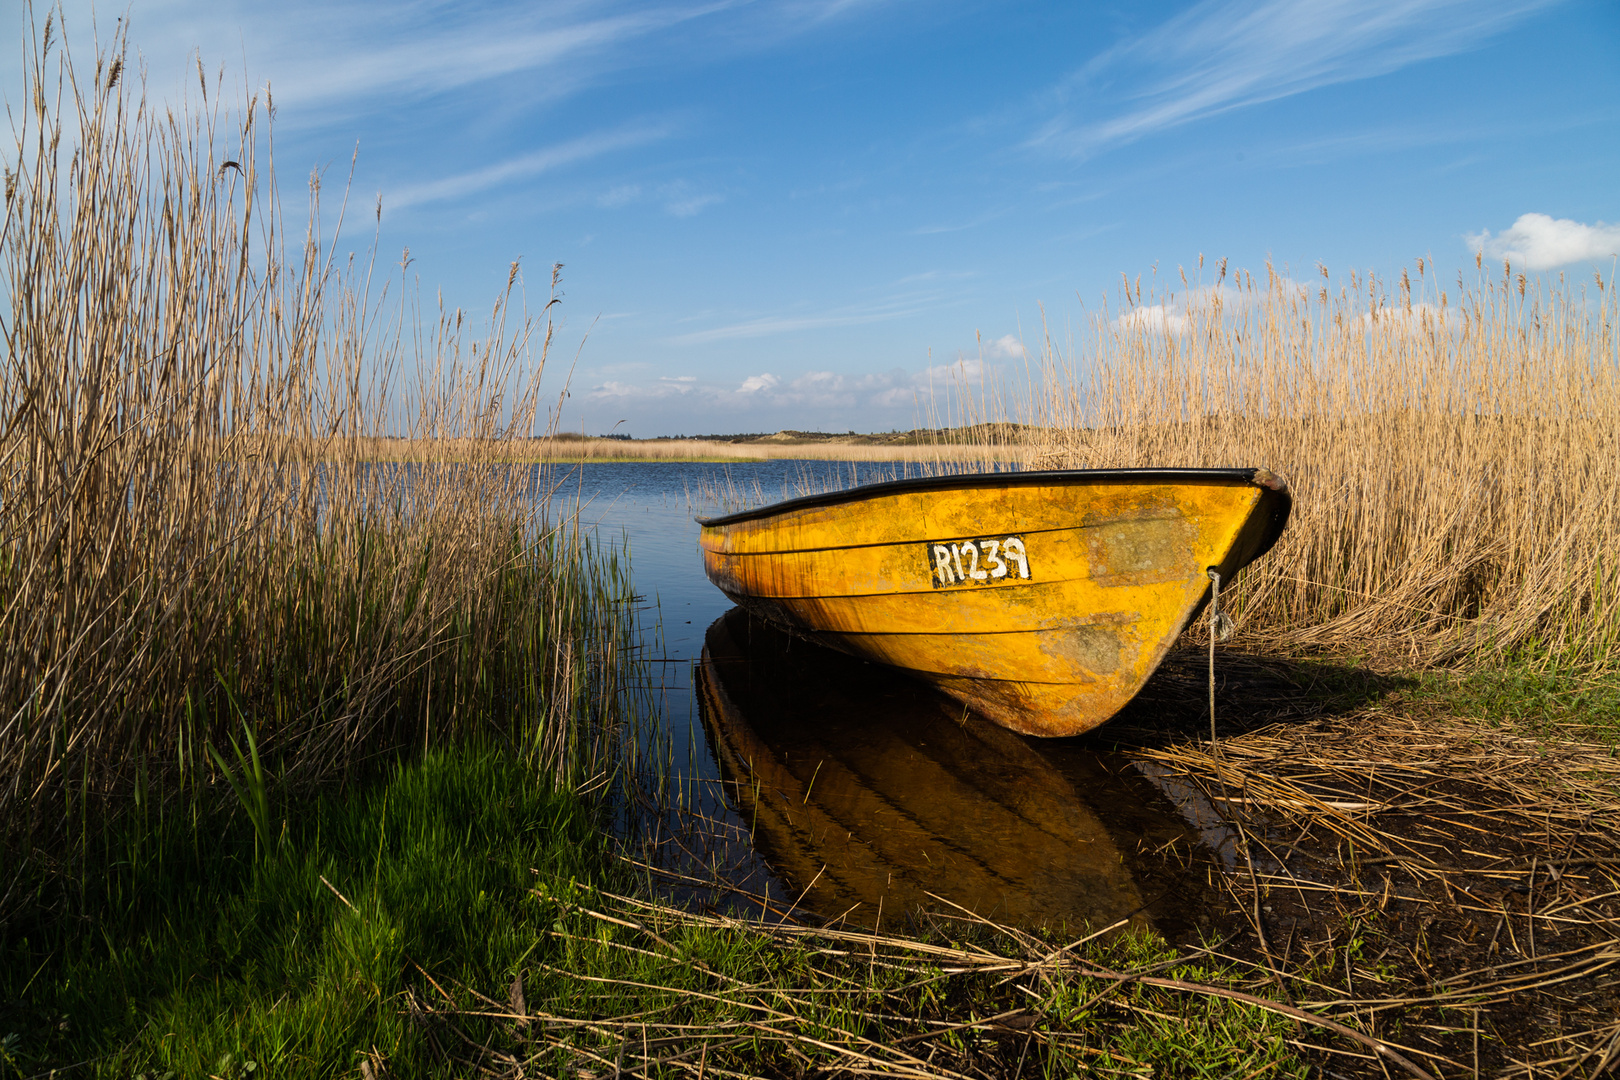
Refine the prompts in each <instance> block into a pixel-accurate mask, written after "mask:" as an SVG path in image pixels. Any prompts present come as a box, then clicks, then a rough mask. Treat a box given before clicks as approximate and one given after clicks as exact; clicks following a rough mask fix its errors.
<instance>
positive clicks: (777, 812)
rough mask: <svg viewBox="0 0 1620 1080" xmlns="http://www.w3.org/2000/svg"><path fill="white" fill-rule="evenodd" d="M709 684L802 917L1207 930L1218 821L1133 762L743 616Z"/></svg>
mask: <svg viewBox="0 0 1620 1080" xmlns="http://www.w3.org/2000/svg"><path fill="white" fill-rule="evenodd" d="M697 684H698V686H697V690H698V703H699V707H700V710H701V714H702V719H703V725H704V730H705V733H706V735H707V736H708V742H709V747H710V750H711V752H712V753H713V755H714V757H715V760H716V763H717V764H718V766H719V770H720V774H721V777H722V780H723V781H724V783H725V784H726V787H727V791H728V795H729V798H730V799H731V800H732V801H733V805H734V806H735V807H736V809H737V811H738V813H739V814H740V816H741V817H742V818H743V819H744V820H745V821H747V822H748V823H749V827H750V829H751V831H752V836H753V842H754V845H755V847H756V849H757V850H758V852H759V854H761V855H762V856H763V857H764V858H765V860H766V861H767V862H768V863H769V864H770V866H771V869H772V870H773V871H774V872H775V874H776V875H777V876H778V877H779V878H780V879H781V880H782V882H783V884H784V885H785V886H786V887H787V888H786V891H787V892H788V893H789V894H790V895H794V896H799V895H800V894H802V899H801V900H800V906H801V907H802V908H805V909H808V910H810V911H812V912H814V913H815V914H817V915H820V916H822V917H824V918H844V919H847V920H849V921H851V922H854V923H857V924H861V925H865V926H872V925H874V924H876V923H877V922H878V921H879V918H880V912H882V913H884V914H885V916H886V917H889V918H894V917H896V916H899V915H902V914H904V913H909V912H912V911H916V910H920V909H924V908H929V909H934V910H947V909H948V908H949V906H950V905H959V906H960V907H962V908H966V909H968V910H970V911H972V912H974V913H976V914H978V915H981V916H983V917H986V918H989V919H992V920H995V921H997V922H1000V923H1004V924H1011V925H1018V926H1035V925H1043V924H1044V925H1052V926H1060V925H1067V926H1070V927H1074V928H1079V927H1082V926H1084V925H1087V924H1089V925H1090V926H1092V927H1101V926H1105V925H1108V924H1111V923H1114V922H1116V921H1118V920H1121V919H1128V920H1130V921H1131V922H1132V923H1133V924H1137V925H1147V924H1151V925H1152V926H1154V927H1155V928H1156V929H1158V930H1159V931H1160V932H1162V933H1164V934H1166V935H1167V936H1169V937H1172V938H1181V937H1183V936H1185V935H1187V934H1189V933H1191V932H1194V931H1195V930H1196V928H1198V927H1200V926H1207V925H1208V923H1209V918H1210V911H1211V910H1212V907H1213V906H1215V905H1214V896H1213V895H1212V893H1213V891H1214V890H1213V888H1212V887H1211V886H1210V884H1209V880H1210V875H1209V868H1210V866H1211V863H1210V858H1209V855H1208V853H1207V851H1206V852H1205V853H1204V854H1202V855H1200V854H1199V850H1200V847H1201V845H1202V846H1204V847H1206V848H1207V845H1206V844H1205V841H1206V839H1208V837H1207V835H1206V834H1207V833H1208V832H1209V821H1210V820H1213V812H1212V811H1208V812H1207V813H1208V817H1207V819H1206V822H1205V823H1204V824H1205V827H1204V828H1203V829H1202V830H1201V829H1200V827H1199V823H1198V822H1197V820H1196V817H1197V816H1198V814H1197V813H1196V810H1195V813H1194V814H1192V815H1189V814H1188V813H1186V812H1184V808H1183V807H1178V806H1177V802H1178V801H1182V800H1178V799H1175V798H1173V794H1174V793H1173V792H1172V793H1170V794H1167V793H1166V791H1165V790H1164V788H1162V787H1161V786H1159V785H1156V784H1155V783H1154V782H1153V781H1152V780H1151V779H1150V778H1149V777H1148V776H1147V775H1146V774H1144V773H1143V772H1142V771H1141V770H1139V769H1138V768H1136V767H1135V763H1134V762H1132V761H1131V760H1130V759H1129V758H1128V757H1126V756H1125V755H1123V754H1121V753H1117V752H1114V751H1111V750H1108V749H1106V748H1104V747H1102V746H1101V745H1099V744H1097V743H1095V742H1094V741H1093V742H1088V741H1085V740H1074V739H1071V740H1061V741H1053V740H1040V739H1031V738H1026V737H1024V736H1020V735H1015V734H1013V733H1012V732H1009V731H1006V730H1003V729H1002V728H999V727H997V726H995V725H993V724H990V723H989V722H988V721H985V720H982V719H980V718H979V717H977V716H975V715H973V714H971V713H965V712H964V710H963V708H962V706H961V705H960V704H958V703H956V702H954V701H952V700H950V699H948V698H946V697H944V696H942V695H940V694H937V693H936V692H934V691H933V690H931V689H929V688H928V687H926V686H923V685H922V684H920V683H918V682H916V681H914V680H912V679H909V678H907V677H905V676H904V675H901V674H900V673H898V672H895V671H893V670H891V669H888V668H884V667H882V666H879V665H874V664H868V663H865V662H862V661H860V660H856V659H854V658H852V657H848V656H845V655H843V654H841V653H837V652H833V651H831V650H828V649H824V648H821V647H819V646H816V645H813V644H810V643H808V642H805V641H803V640H799V639H795V638H792V637H790V636H788V635H786V634H784V633H782V632H781V631H779V630H777V629H775V628H773V627H771V626H769V625H766V624H763V623H761V622H758V621H757V620H753V619H750V618H749V617H748V616H747V615H746V614H745V613H744V612H742V611H741V610H738V609H733V610H732V611H730V612H728V613H727V614H726V615H724V616H723V617H721V618H720V619H719V620H717V621H716V622H715V623H714V624H713V625H712V626H710V627H709V630H708V634H707V637H706V641H705V648H704V660H703V664H702V666H701V668H700V670H699V672H698V679H697ZM1200 801H1201V799H1200ZM1205 809H1206V810H1207V804H1205ZM936 898H937V899H936ZM942 901H943V902H942Z"/></svg>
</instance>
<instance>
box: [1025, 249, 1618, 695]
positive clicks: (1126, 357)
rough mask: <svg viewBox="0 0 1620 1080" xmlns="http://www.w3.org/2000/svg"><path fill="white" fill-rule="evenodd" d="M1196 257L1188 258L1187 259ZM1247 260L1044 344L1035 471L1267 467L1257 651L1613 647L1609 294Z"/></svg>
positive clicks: (1136, 292)
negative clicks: (1281, 496)
mask: <svg viewBox="0 0 1620 1080" xmlns="http://www.w3.org/2000/svg"><path fill="white" fill-rule="evenodd" d="M1201 265H1202V260H1200V266H1201ZM1431 269H1432V268H1431V267H1429V266H1428V265H1427V264H1426V263H1425V262H1424V261H1423V260H1419V261H1418V264H1417V271H1418V273H1417V276H1416V278H1415V279H1414V278H1413V277H1412V276H1411V275H1409V274H1408V273H1407V272H1405V271H1403V272H1402V274H1401V278H1400V282H1399V283H1398V286H1397V287H1396V288H1395V289H1393V290H1391V289H1390V288H1388V287H1386V286H1385V284H1384V283H1382V282H1380V281H1378V280H1377V279H1374V278H1366V279H1362V278H1359V277H1357V276H1356V275H1354V274H1352V275H1351V277H1350V281H1349V284H1348V285H1347V286H1340V287H1339V288H1338V290H1337V291H1336V292H1333V291H1330V286H1329V283H1328V274H1327V271H1326V269H1325V268H1322V270H1321V273H1322V278H1323V280H1322V281H1321V282H1319V283H1317V284H1316V285H1310V284H1308V283H1305V282H1301V281H1297V280H1292V279H1290V278H1287V277H1285V276H1283V275H1282V274H1279V273H1277V272H1275V271H1274V270H1273V269H1272V268H1271V267H1270V266H1268V267H1267V268H1266V274H1265V276H1264V279H1263V280H1262V279H1256V278H1254V277H1252V276H1251V275H1248V274H1246V273H1240V274H1238V275H1236V276H1234V277H1233V278H1232V279H1230V280H1228V278H1227V276H1226V268H1225V264H1224V262H1223V263H1222V264H1221V268H1220V273H1219V276H1218V277H1217V279H1216V281H1215V283H1214V284H1213V285H1207V286H1206V285H1193V284H1191V283H1189V282H1188V281H1187V278H1186V276H1185V274H1183V276H1182V282H1183V284H1184V289H1183V291H1182V293H1181V294H1180V297H1179V299H1178V298H1176V297H1175V296H1174V295H1173V294H1170V293H1168V292H1167V293H1166V294H1165V295H1163V296H1155V295H1144V294H1143V292H1142V289H1141V283H1140V281H1138V282H1137V285H1136V287H1135V288H1134V289H1133V288H1130V287H1129V286H1127V288H1126V291H1125V299H1126V308H1125V310H1124V311H1123V312H1122V313H1121V314H1120V315H1119V316H1118V317H1117V318H1109V317H1107V316H1106V315H1104V316H1103V317H1101V318H1098V319H1097V320H1095V327H1094V334H1093V336H1092V339H1091V343H1090V344H1089V345H1088V346H1087V347H1086V349H1085V351H1084V352H1080V351H1077V350H1076V349H1075V348H1074V347H1073V346H1072V344H1071V345H1070V346H1069V347H1067V348H1066V349H1065V348H1060V347H1059V346H1058V345H1056V344H1055V343H1053V342H1052V341H1051V340H1050V339H1048V341H1047V343H1046V347H1045V350H1044V355H1043V359H1042V371H1041V382H1040V385H1039V386H1038V388H1037V389H1036V391H1035V394H1034V395H1033V396H1032V403H1031V405H1030V406H1029V408H1030V411H1031V413H1032V417H1031V419H1032V420H1033V422H1034V424H1035V426H1036V428H1038V429H1039V430H1040V431H1041V432H1042V433H1044V437H1037V438H1035V439H1034V440H1033V441H1032V444H1031V448H1030V455H1029V457H1028V459H1027V461H1028V464H1030V465H1033V466H1038V467H1088V468H1103V467H1125V466H1266V467H1269V468H1272V469H1274V470H1276V471H1278V472H1281V473H1282V474H1284V475H1285V476H1286V477H1287V479H1288V482H1289V485H1290V486H1291V488H1292V489H1293V492H1294V496H1295V504H1294V515H1293V520H1292V522H1291V524H1290V527H1289V530H1288V532H1287V534H1286V535H1285V536H1284V537H1283V539H1282V541H1281V542H1280V543H1279V544H1278V545H1277V547H1276V549H1275V550H1274V551H1273V552H1272V553H1271V554H1269V555H1268V556H1267V557H1266V558H1265V559H1263V560H1261V561H1260V562H1258V563H1257V564H1255V565H1254V566H1253V567H1251V568H1250V569H1249V570H1247V571H1246V572H1245V573H1244V574H1243V575H1242V576H1241V577H1240V579H1239V580H1238V581H1237V582H1236V583H1235V586H1234V591H1233V594H1232V596H1231V604H1232V614H1233V615H1234V616H1236V617H1238V618H1239V620H1240V623H1241V624H1242V625H1243V627H1244V628H1245V629H1246V630H1247V632H1248V633H1250V634H1251V635H1253V636H1254V638H1255V639H1256V640H1257V641H1260V642H1269V643H1272V644H1275V645H1286V646H1292V647H1302V646H1303V647H1310V646H1328V647H1333V648H1347V647H1349V648H1355V649H1357V650H1358V651H1365V650H1367V649H1369V648H1374V649H1382V650H1384V651H1388V652H1391V653H1393V654H1395V655H1400V656H1403V657H1405V658H1407V659H1408V660H1410V661H1415V662H1420V663H1427V662H1437V661H1446V660H1451V659H1454V658H1458V657H1461V656H1464V655H1470V654H1471V655H1475V656H1485V655H1494V654H1497V653H1500V652H1502V651H1506V650H1514V649H1519V648H1531V649H1533V650H1539V651H1541V652H1542V653H1544V654H1545V655H1548V656H1554V657H1556V658H1557V659H1559V660H1560V661H1563V662H1566V663H1570V664H1573V665H1576V666H1579V667H1582V668H1585V669H1587V670H1589V671H1596V670H1607V669H1609V668H1612V666H1613V665H1614V663H1615V662H1617V661H1620V590H1617V589H1616V580H1615V575H1616V570H1617V566H1616V557H1615V552H1617V551H1620V468H1617V467H1616V464H1615V463H1616V462H1617V461H1620V335H1617V330H1620V317H1617V312H1620V304H1617V297H1616V293H1615V290H1614V286H1613V283H1612V282H1605V281H1604V280H1603V278H1602V277H1601V275H1599V276H1597V278H1596V282H1595V291H1593V292H1591V293H1588V292H1587V291H1586V289H1585V288H1577V287H1576V286H1574V285H1572V284H1570V283H1568V282H1566V281H1565V280H1564V279H1563V278H1562V277H1561V276H1560V277H1559V278H1558V279H1557V280H1556V281H1553V282H1543V281H1534V282H1532V281H1530V280H1528V279H1527V278H1526V277H1525V276H1524V275H1523V274H1519V275H1517V276H1515V275H1514V273H1513V272H1512V270H1511V268H1510V267H1507V266H1505V265H1504V267H1503V271H1502V275H1501V277H1500V278H1493V277H1491V276H1489V275H1488V274H1487V273H1486V272H1485V270H1484V269H1483V267H1482V266H1481V267H1480V272H1479V275H1478V277H1477V278H1476V279H1475V280H1474V281H1473V282H1465V281H1464V280H1463V279H1462V278H1461V277H1459V279H1458V281H1457V283H1456V285H1455V287H1454V288H1453V287H1451V286H1449V285H1447V284H1445V283H1443V282H1439V281H1435V280H1433V279H1431V278H1429V277H1428V276H1427V274H1428V272H1429V271H1430V270H1431Z"/></svg>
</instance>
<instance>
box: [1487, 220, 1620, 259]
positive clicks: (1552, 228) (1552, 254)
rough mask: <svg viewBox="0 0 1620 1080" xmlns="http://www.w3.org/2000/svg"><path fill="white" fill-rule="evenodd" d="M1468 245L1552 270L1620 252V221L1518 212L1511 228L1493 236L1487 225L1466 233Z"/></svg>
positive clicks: (1500, 257)
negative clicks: (1588, 221) (1591, 222)
mask: <svg viewBox="0 0 1620 1080" xmlns="http://www.w3.org/2000/svg"><path fill="white" fill-rule="evenodd" d="M1468 246H1469V247H1471V248H1472V249H1473V250H1475V251H1479V252H1483V253H1484V254H1486V255H1489V256H1490V257H1491V258H1493V259H1507V260H1508V261H1510V262H1513V263H1515V264H1517V265H1519V266H1522V267H1524V268H1525V269H1526V270H1551V269H1552V268H1553V267H1555V266H1568V265H1569V264H1570V263H1576V262H1591V261H1593V260H1596V259H1613V258H1615V257H1616V256H1617V255H1620V225H1606V224H1604V223H1603V222H1601V221H1600V222H1598V223H1597V224H1595V225H1583V224H1582V223H1581V222H1579V221H1573V220H1571V219H1569V218H1555V217H1552V216H1550V215H1548V214H1521V215H1519V220H1517V221H1515V222H1514V223H1513V227H1512V228H1510V229H1504V230H1502V231H1501V232H1500V233H1498V234H1497V235H1495V236H1492V235H1491V233H1490V230H1489V229H1487V230H1485V231H1483V232H1480V233H1478V234H1476V235H1473V236H1470V237H1468Z"/></svg>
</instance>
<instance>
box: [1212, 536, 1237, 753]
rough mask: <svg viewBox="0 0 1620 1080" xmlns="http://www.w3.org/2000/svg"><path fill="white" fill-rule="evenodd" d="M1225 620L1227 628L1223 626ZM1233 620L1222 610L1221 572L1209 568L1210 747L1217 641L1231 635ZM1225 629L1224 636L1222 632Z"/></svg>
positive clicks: (1213, 717)
mask: <svg viewBox="0 0 1620 1080" xmlns="http://www.w3.org/2000/svg"><path fill="white" fill-rule="evenodd" d="M1222 620H1225V623H1226V626H1225V627H1223V626H1222ZM1231 623H1232V620H1231V619H1227V618H1226V613H1225V612H1224V611H1222V610H1221V572H1220V571H1219V570H1217V569H1215V568H1214V567H1213V566H1212V567H1210V568H1209V745H1210V746H1211V747H1214V746H1215V745H1216V742H1215V641H1216V639H1217V638H1221V639H1224V638H1226V637H1227V636H1229V635H1230V634H1231V630H1230V629H1228V627H1230V626H1231ZM1223 629H1225V630H1226V632H1225V633H1224V634H1223V633H1222V632H1221V631H1222V630H1223Z"/></svg>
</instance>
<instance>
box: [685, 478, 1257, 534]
mask: <svg viewBox="0 0 1620 1080" xmlns="http://www.w3.org/2000/svg"><path fill="white" fill-rule="evenodd" d="M1261 471H1262V470H1260V469H1050V470H1046V471H1042V472H994V473H956V474H954V475H950V476H919V477H914V478H912V479H909V480H885V481H883V482H881V483H877V484H860V485H858V486H856V487H851V488H842V489H840V490H838V491H826V492H822V493H821V494H819V495H803V496H800V497H799V498H797V499H784V500H783V501H781V502H777V503H771V504H770V505H769V506H759V507H755V508H754V509H752V510H739V511H738V512H736V513H735V514H723V515H721V516H719V517H700V518H698V519H697V523H698V524H699V525H704V526H711V527H715V528H724V527H725V526H727V525H736V524H739V523H741V522H744V521H755V520H757V519H759V518H765V517H771V516H773V515H775V514H785V513H790V512H792V511H794V510H811V509H814V508H815V507H818V506H837V505H838V504H840V503H846V502H853V501H855V500H857V499H865V498H868V497H870V496H873V495H904V494H906V493H908V492H912V491H942V490H949V489H951V488H966V487H977V488H1004V487H1033V486H1035V485H1038V484H1050V483H1052V482H1053V481H1059V482H1063V481H1069V482H1075V481H1091V480H1096V481H1104V480H1109V481H1120V480H1123V481H1127V482H1129V481H1131V480H1170V481H1177V480H1180V481H1198V480H1240V481H1242V482H1244V483H1248V484H1252V483H1256V480H1255V474H1256V473H1259V472H1261ZM1268 475H1269V474H1268ZM1274 482H1275V481H1274ZM1264 486H1266V487H1270V486H1271V485H1270V484H1266V485H1264ZM1274 490H1276V489H1274ZM1283 490H1286V489H1283Z"/></svg>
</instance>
